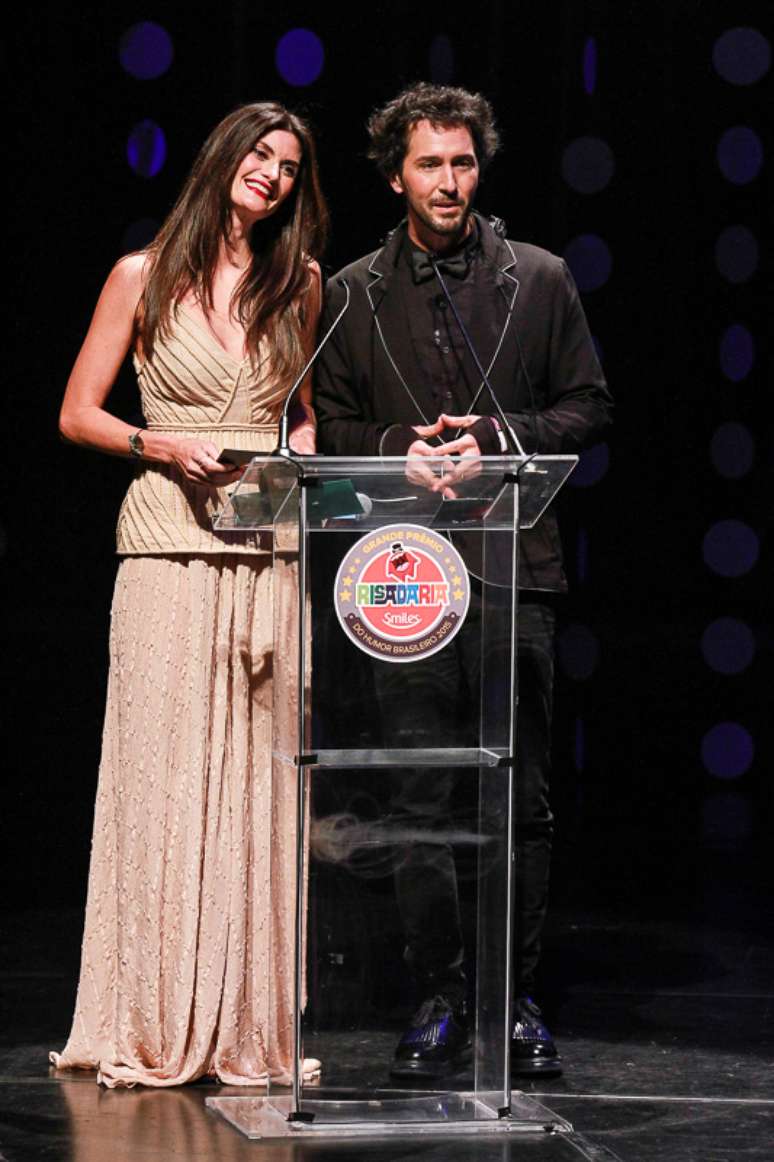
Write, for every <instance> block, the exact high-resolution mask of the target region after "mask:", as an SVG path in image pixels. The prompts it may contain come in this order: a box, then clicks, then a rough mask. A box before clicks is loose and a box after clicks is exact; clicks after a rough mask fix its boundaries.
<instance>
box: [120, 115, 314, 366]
mask: <svg viewBox="0 0 774 1162" xmlns="http://www.w3.org/2000/svg"><path fill="white" fill-rule="evenodd" d="M275 129H284V130H286V131H287V132H288V133H292V134H293V135H294V136H295V137H296V138H297V139H298V141H299V144H300V146H301V164H300V167H299V172H298V176H297V177H296V181H295V185H294V187H293V190H292V191H291V193H290V195H289V196H288V197H287V198H286V199H285V201H284V202H283V203H282V204H281V205H280V206H279V208H278V209H277V211H276V212H275V213H274V214H272V215H271V216H270V217H269V218H266V219H264V220H261V221H258V222H256V223H255V224H254V226H253V228H252V230H251V232H250V247H251V249H252V252H253V258H252V262H251V264H250V266H249V267H248V268H247V270H246V271H245V273H244V275H243V277H242V278H241V279H240V281H239V283H238V285H237V287H236V290H235V291H234V297H235V298H236V300H237V313H238V317H239V320H240V322H241V324H242V326H243V327H244V329H245V334H246V343H247V350H248V353H249V355H250V358H251V360H253V362H254V363H257V360H258V344H259V341H260V340H261V339H266V340H268V341H269V343H270V345H271V360H272V366H273V369H274V372H275V374H276V375H277V376H278V377H280V378H281V379H286V378H287V379H289V378H292V377H294V376H295V375H297V374H298V372H299V371H300V370H301V367H302V366H303V362H304V351H303V342H302V336H303V327H304V322H305V310H304V296H305V294H306V292H308V290H309V287H310V285H311V282H310V274H309V260H310V259H311V258H319V257H320V255H321V253H322V251H323V249H324V247H325V242H326V239H327V235H328V210H327V207H326V204H325V199H324V198H323V195H322V190H321V189H320V181H319V177H318V173H317V155H316V151H315V146H314V140H313V138H312V134H311V131H310V129H309V126H308V125H307V124H306V122H305V121H303V120H302V119H301V118H300V117H298V116H296V115H295V114H294V113H291V112H289V111H288V110H287V109H285V108H284V107H283V106H282V105H278V104H275V103H273V102H269V101H265V102H259V103H256V104H252V105H243V106H241V107H240V108H239V109H236V110H234V112H233V113H230V114H229V116H228V117H226V118H224V120H223V121H221V122H220V124H219V125H217V126H216V127H215V129H213V131H212V133H211V134H210V136H209V137H208V138H207V140H206V141H205V143H204V145H203V146H202V148H201V150H200V152H199V156H198V157H197V158H196V161H195V162H194V165H193V169H192V170H191V173H190V175H189V177H188V180H187V181H186V183H185V185H184V186H183V189H182V191H181V193H180V196H179V197H178V199H177V202H176V203H175V205H174V207H173V209H172V212H171V213H170V215H169V217H168V218H167V220H166V222H165V223H164V225H163V226H162V227H161V229H160V230H159V233H158V234H157V235H156V238H155V239H154V241H153V242H152V243H151V245H150V246H149V247H148V256H149V258H150V260H151V263H152V266H151V270H150V274H149V276H148V280H147V282H146V284H145V290H144V292H143V296H142V299H141V301H140V307H139V312H138V323H137V331H138V338H139V340H140V343H141V345H142V350H143V353H144V354H145V356H146V357H147V356H148V355H150V354H151V353H152V351H153V344H154V341H155V339H156V338H157V336H158V335H159V333H163V332H164V331H165V329H166V328H167V326H168V324H169V320H170V316H171V314H172V311H173V309H174V307H175V306H176V305H177V303H179V302H180V300H181V299H182V298H183V297H184V296H185V295H186V294H187V293H188V292H189V291H190V290H191V289H193V290H194V291H195V293H196V295H197V296H198V298H199V300H200V302H201V304H202V306H203V307H204V309H205V310H211V309H212V306H213V297H212V293H213V292H212V284H213V278H214V275H215V267H216V265H217V260H218V253H219V250H220V244H221V241H223V240H225V241H228V238H229V235H230V232H231V225H232V218H231V185H232V182H233V180H234V175H235V174H236V171H237V168H238V167H239V165H240V163H241V162H242V161H243V160H244V158H245V157H246V156H247V154H248V153H249V152H250V150H251V149H252V148H253V146H254V145H255V143H256V141H258V139H259V138H261V137H265V136H266V134H267V133H271V132H272V131H273V130H275Z"/></svg>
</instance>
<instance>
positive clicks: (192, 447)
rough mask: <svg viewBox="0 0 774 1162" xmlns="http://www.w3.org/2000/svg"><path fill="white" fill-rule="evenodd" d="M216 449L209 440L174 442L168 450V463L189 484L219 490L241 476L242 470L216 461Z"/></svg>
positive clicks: (181, 440) (180, 440)
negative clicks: (178, 471)
mask: <svg viewBox="0 0 774 1162" xmlns="http://www.w3.org/2000/svg"><path fill="white" fill-rule="evenodd" d="M218 455H219V452H218V449H217V448H216V447H215V445H214V444H213V443H212V441H211V440H186V439H179V440H176V441H175V443H174V444H173V446H172V448H171V449H170V457H169V460H170V463H171V464H174V465H175V467H176V468H178V469H179V470H180V472H182V474H183V476H184V477H185V479H186V480H188V481H190V483H191V484H203V485H207V486H209V487H211V488H221V487H222V486H223V485H224V484H231V483H232V481H234V480H238V479H239V477H240V476H241V475H242V472H243V469H242V468H241V467H237V466H235V465H232V466H231V467H228V466H227V465H226V464H223V463H222V462H221V461H220V460H218Z"/></svg>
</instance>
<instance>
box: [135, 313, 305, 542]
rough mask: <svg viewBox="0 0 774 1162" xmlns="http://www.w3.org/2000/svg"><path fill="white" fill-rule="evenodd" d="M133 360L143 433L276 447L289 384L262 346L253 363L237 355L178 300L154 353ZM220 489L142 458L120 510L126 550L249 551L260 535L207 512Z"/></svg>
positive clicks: (219, 499)
mask: <svg viewBox="0 0 774 1162" xmlns="http://www.w3.org/2000/svg"><path fill="white" fill-rule="evenodd" d="M134 365H135V369H136V372H137V381H138V384H139V388H140V395H141V399H142V411H143V416H144V417H145V424H146V427H147V428H148V430H149V431H160V432H168V433H170V434H172V435H177V436H182V437H188V438H191V439H197V440H211V441H212V442H213V443H214V444H215V445H216V447H217V448H218V449H219V450H222V449H223V448H238V449H244V450H246V451H250V452H255V453H260V452H270V451H271V450H272V449H273V448H274V447H275V445H276V437H277V422H278V418H279V415H280V412H281V410H282V404H283V401H284V399H285V395H286V392H287V390H288V386H289V385H288V384H287V383H285V382H284V381H278V379H277V377H276V376H275V375H274V374H273V371H272V367H271V360H270V359H269V357H268V353H267V352H264V351H262V352H261V358H260V359H259V361H258V363H257V365H254V364H253V363H252V362H251V360H250V359H249V358H245V359H242V360H239V359H236V358H234V356H233V355H230V354H229V353H228V352H227V351H226V350H225V348H223V347H222V346H221V344H220V343H219V342H218V340H217V339H216V338H215V336H214V335H212V334H211V333H210V332H209V331H208V330H207V328H206V327H205V326H204V324H203V323H201V322H199V321H198V320H197V319H196V318H195V317H194V316H193V315H192V314H191V312H190V311H189V310H187V309H186V308H185V307H182V306H178V307H177V309H176V310H175V312H174V313H173V315H172V318H171V319H170V323H169V326H168V328H167V329H166V330H165V331H164V333H163V334H159V335H158V336H157V338H156V341H155V343H154V347H153V353H152V355H151V356H150V357H149V358H148V359H145V360H141V359H140V358H139V357H138V356H135V359H134ZM225 496H226V490H225V489H223V488H215V487H206V486H202V485H197V484H191V483H190V482H189V481H187V480H186V479H185V478H184V476H183V475H182V473H181V472H180V470H179V469H178V468H176V467H175V466H174V465H170V464H156V463H145V462H143V463H141V464H139V465H138V471H137V475H136V476H135V478H134V480H133V481H132V483H131V485H130V486H129V490H128V492H127V494H126V498H125V500H124V503H123V505H122V507H121V512H120V514H119V518H118V528H117V535H116V543H117V551H118V552H119V553H120V554H122V555H127V556H137V555H145V554H153V555H156V554H168V553H196V554H199V553H205V554H207V553H222V552H229V553H255V552H260V551H263V550H262V548H261V542H260V538H259V537H258V536H257V535H255V534H249V533H218V532H214V531H213V528H212V518H213V516H214V515H215V514H216V513H217V512H218V511H219V510H220V509H221V507H222V505H223V503H224V500H225Z"/></svg>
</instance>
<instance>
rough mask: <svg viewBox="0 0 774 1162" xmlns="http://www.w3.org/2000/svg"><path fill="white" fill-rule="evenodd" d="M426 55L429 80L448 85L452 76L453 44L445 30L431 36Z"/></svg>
mask: <svg viewBox="0 0 774 1162" xmlns="http://www.w3.org/2000/svg"><path fill="white" fill-rule="evenodd" d="M427 57H428V61H427V63H428V65H429V66H430V80H431V81H433V82H434V83H435V84H436V85H448V84H449V82H450V81H451V80H452V79H453V78H454V45H453V44H452V42H451V39H450V38H449V37H448V36H447V35H446V33H445V32H439V33H438V35H437V36H434V37H433V39H432V41H431V42H430V50H429V52H428V54H427Z"/></svg>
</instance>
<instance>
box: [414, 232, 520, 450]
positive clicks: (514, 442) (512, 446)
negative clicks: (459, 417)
mask: <svg viewBox="0 0 774 1162" xmlns="http://www.w3.org/2000/svg"><path fill="white" fill-rule="evenodd" d="M427 257H428V259H429V260H430V265H431V266H432V268H433V274H434V275H435V277H436V278H437V280H438V285H439V286H440V288H441V290H442V291H443V295H444V298H445V299H446V302H447V303H448V304H449V306H450V307H451V311H452V314H453V315H454V319H455V322H456V323H457V326H458V327H459V329H460V334H461V335H462V338H463V340H464V341H465V346H466V347H467V349H468V351H469V352H470V354H471V355H472V357H473V362H474V363H475V365H476V370H477V371H478V373H479V375H480V376H481V379H482V382H483V384H484V385H485V386H486V389H487V391H488V392H489V398H490V399H491V401H492V403H493V404H494V407H495V411H496V412H497V418H498V420H499V421H500V425H501V428H502V432H503V436H504V437H505V441H506V443H507V444H508V447H509V450H510V451H511V452H513V454H514V455H516V456H521V457H525V458H526V452H525V451H524V449H523V448H522V446H521V444H520V443H519V438H518V436H517V435H516V433H515V432H514V431H513V429H512V428H511V426H510V424H509V423H508V420H507V418H506V415H505V412H504V411H503V409H502V407H501V406H500V401H499V399H498V398H497V396H496V395H495V393H494V388H493V387H492V385H491V383H490V382H489V377H488V376H487V373H486V372H485V371H484V368H483V366H482V363H481V360H480V359H479V357H478V354H477V352H476V349H475V347H474V346H473V343H472V342H471V339H470V335H468V332H467V330H466V328H465V324H464V323H463V321H462V319H461V318H460V316H459V312H458V310H457V308H456V307H455V305H454V300H453V299H452V297H451V295H450V294H449V288H448V287H447V285H446V283H445V281H444V278H443V275H442V274H441V272H440V270H439V269H438V262H437V260H436V258H435V255H433V254H428V256H427ZM479 391H480V388H479ZM477 399H478V395H476V398H475V399H474V400H473V404H471V407H473V406H474V404H475V402H476V400H477Z"/></svg>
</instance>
